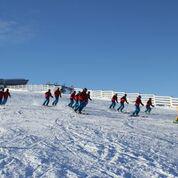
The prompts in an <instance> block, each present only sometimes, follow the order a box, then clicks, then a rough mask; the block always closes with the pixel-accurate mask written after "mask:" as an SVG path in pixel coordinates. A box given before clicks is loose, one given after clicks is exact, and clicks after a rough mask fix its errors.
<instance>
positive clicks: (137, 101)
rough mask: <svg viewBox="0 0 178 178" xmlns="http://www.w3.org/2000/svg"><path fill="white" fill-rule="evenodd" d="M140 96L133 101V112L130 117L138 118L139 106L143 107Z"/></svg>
mask: <svg viewBox="0 0 178 178" xmlns="http://www.w3.org/2000/svg"><path fill="white" fill-rule="evenodd" d="M141 98H142V97H141V96H140V95H139V96H138V97H137V99H136V101H135V111H134V112H133V114H132V116H138V114H139V112H140V105H142V106H144V104H143V103H142V100H141Z"/></svg>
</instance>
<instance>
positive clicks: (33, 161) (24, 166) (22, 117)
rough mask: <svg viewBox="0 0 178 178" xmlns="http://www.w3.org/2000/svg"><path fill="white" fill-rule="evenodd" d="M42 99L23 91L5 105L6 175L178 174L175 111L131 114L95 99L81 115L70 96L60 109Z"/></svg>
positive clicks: (0, 143) (0, 120) (0, 132)
mask: <svg viewBox="0 0 178 178" xmlns="http://www.w3.org/2000/svg"><path fill="white" fill-rule="evenodd" d="M42 102H43V96H42V95H41V94H35V93H33V94H30V93H22V92H20V93H13V97H12V98H11V100H10V102H9V103H8V106H6V107H5V108H4V107H1V108H0V177H49V178H53V177H59V178H63V177H72V178H73V177H81V178H84V177H93V178H94V177H95V178H96V177H101V178H109V177H126V178H131V177H137V178H147V177H148V178H150V177H162V178H164V177H178V125H176V124H173V123H172V121H173V120H174V119H175V117H176V113H175V112H174V111H169V110H165V109H154V111H153V113H152V114H151V115H150V116H148V117H138V118H131V117H129V115H128V114H121V113H118V112H116V111H112V110H109V109H108V105H109V104H110V103H109V102H105V101H92V102H90V104H89V105H88V107H87V108H86V110H85V112H86V113H89V115H78V114H76V113H74V112H73V111H72V110H71V109H70V108H68V107H67V106H66V105H67V102H68V100H67V99H66V98H65V97H63V98H62V99H61V100H60V102H59V105H58V106H57V107H43V106H41V104H42ZM133 109H134V107H133V106H129V107H127V108H126V110H127V111H128V112H129V111H132V110H133ZM140 115H141V116H145V114H144V113H143V112H142V113H141V114H140Z"/></svg>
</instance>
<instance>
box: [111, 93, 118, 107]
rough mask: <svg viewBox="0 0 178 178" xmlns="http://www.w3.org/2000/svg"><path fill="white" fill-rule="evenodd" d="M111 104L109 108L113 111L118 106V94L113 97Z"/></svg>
mask: <svg viewBox="0 0 178 178" xmlns="http://www.w3.org/2000/svg"><path fill="white" fill-rule="evenodd" d="M111 102H112V103H111V105H110V107H109V108H110V109H111V108H113V109H114V108H115V106H116V102H117V103H118V97H117V94H115V95H114V96H113V97H112V99H111Z"/></svg>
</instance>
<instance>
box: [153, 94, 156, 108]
mask: <svg viewBox="0 0 178 178" xmlns="http://www.w3.org/2000/svg"><path fill="white" fill-rule="evenodd" d="M153 105H155V106H156V96H155V95H153Z"/></svg>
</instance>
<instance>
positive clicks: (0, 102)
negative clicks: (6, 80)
mask: <svg viewBox="0 0 178 178" xmlns="http://www.w3.org/2000/svg"><path fill="white" fill-rule="evenodd" d="M3 98H4V88H3V89H1V91H0V105H2V102H3Z"/></svg>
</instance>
